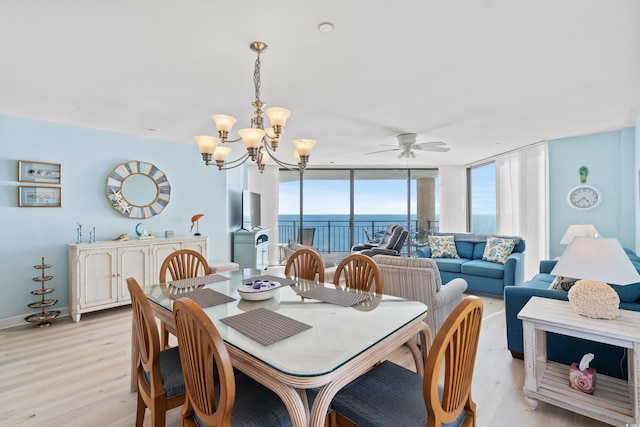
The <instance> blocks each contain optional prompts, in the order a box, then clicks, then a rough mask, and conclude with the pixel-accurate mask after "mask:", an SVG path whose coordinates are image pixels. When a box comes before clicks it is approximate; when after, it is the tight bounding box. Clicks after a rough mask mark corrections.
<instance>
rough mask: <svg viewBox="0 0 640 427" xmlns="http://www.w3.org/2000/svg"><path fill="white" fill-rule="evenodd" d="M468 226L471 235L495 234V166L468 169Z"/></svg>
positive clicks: (493, 164)
mask: <svg viewBox="0 0 640 427" xmlns="http://www.w3.org/2000/svg"><path fill="white" fill-rule="evenodd" d="M468 177H469V225H470V230H469V231H471V232H472V233H483V234H495V232H496V229H497V215H496V212H497V204H496V164H495V163H488V164H484V165H480V166H474V167H471V168H469V169H468Z"/></svg>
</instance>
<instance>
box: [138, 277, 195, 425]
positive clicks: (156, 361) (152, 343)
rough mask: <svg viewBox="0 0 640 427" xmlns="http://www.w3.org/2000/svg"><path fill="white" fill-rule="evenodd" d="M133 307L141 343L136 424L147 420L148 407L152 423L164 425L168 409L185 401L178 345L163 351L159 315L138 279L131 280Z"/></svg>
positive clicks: (139, 347) (139, 348)
mask: <svg viewBox="0 0 640 427" xmlns="http://www.w3.org/2000/svg"><path fill="white" fill-rule="evenodd" d="M127 286H128V287H129V294H130V295H131V306H132V309H133V322H132V324H133V329H134V330H133V331H132V333H133V334H134V337H135V339H136V341H137V344H138V353H139V357H138V361H137V369H136V371H137V377H138V405H137V409H136V427H141V426H142V424H143V422H144V414H145V411H146V408H149V411H150V412H151V425H152V426H154V427H163V426H164V425H165V420H166V412H167V410H169V409H172V408H177V407H178V406H180V405H182V404H183V403H184V399H185V384H184V377H183V376H182V366H181V364H180V354H179V350H178V347H173V348H169V349H167V350H163V351H160V337H159V336H158V326H157V324H156V318H155V317H154V315H153V310H152V309H151V305H150V303H149V300H147V298H146V297H145V296H144V292H143V291H142V289H141V288H140V285H138V282H137V281H136V280H135V279H134V278H132V277H129V278H128V279H127Z"/></svg>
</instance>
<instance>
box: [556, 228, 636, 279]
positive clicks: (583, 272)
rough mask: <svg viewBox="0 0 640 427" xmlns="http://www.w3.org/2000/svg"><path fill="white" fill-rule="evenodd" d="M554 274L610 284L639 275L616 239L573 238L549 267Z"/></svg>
mask: <svg viewBox="0 0 640 427" xmlns="http://www.w3.org/2000/svg"><path fill="white" fill-rule="evenodd" d="M551 274H553V275H556V276H565V277H571V278H574V279H585V280H594V281H598V282H605V283H609V284H610V285H629V284H631V283H637V282H640V274H638V272H637V271H636V269H635V267H634V266H633V264H632V263H631V260H629V257H628V256H627V254H626V253H625V252H624V249H622V246H621V245H620V242H618V240H617V239H606V238H594V237H575V238H574V239H573V240H572V241H571V243H569V246H567V249H566V250H565V251H564V253H563V254H562V256H561V257H560V260H559V261H558V263H557V264H556V266H555V267H554V268H553V270H551Z"/></svg>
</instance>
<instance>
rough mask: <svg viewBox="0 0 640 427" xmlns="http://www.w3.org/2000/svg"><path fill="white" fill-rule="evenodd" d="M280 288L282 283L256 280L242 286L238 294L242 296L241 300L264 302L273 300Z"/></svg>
mask: <svg viewBox="0 0 640 427" xmlns="http://www.w3.org/2000/svg"><path fill="white" fill-rule="evenodd" d="M279 288H280V282H274V281H271V280H254V281H250V282H244V283H243V284H242V285H240V287H239V288H238V294H240V298H242V299H244V300H247V301H264V300H266V299H269V298H273V296H274V295H275V294H276V292H277V291H278V289H279Z"/></svg>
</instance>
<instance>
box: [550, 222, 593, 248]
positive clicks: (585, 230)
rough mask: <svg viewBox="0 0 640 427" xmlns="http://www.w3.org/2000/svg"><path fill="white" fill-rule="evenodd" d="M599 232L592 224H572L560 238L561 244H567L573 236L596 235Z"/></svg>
mask: <svg viewBox="0 0 640 427" xmlns="http://www.w3.org/2000/svg"><path fill="white" fill-rule="evenodd" d="M599 235H600V233H598V230H596V228H595V227H594V226H593V224H572V225H570V226H569V228H567V231H566V232H565V233H564V236H562V239H561V240H560V244H561V245H568V244H569V243H571V241H572V240H573V238H574V237H598V236H599Z"/></svg>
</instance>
